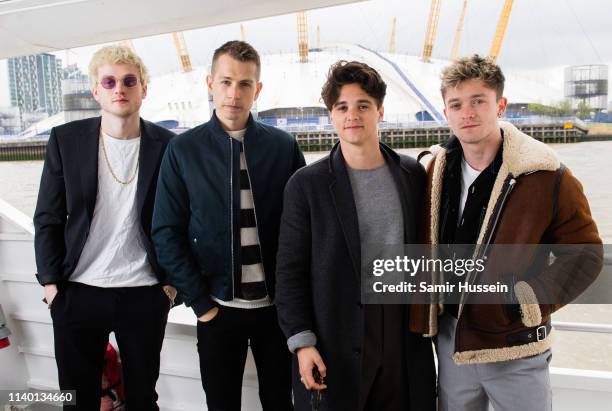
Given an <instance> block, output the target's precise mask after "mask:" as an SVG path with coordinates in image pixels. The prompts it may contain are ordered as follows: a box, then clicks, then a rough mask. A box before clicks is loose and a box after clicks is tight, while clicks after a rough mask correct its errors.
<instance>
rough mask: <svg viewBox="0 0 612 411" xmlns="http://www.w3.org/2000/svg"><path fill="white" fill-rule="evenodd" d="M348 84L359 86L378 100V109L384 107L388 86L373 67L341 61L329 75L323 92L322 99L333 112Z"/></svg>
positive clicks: (334, 65)
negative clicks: (341, 90)
mask: <svg viewBox="0 0 612 411" xmlns="http://www.w3.org/2000/svg"><path fill="white" fill-rule="evenodd" d="M347 84H358V85H359V86H360V87H361V88H362V89H363V91H365V92H366V93H367V94H368V95H369V96H370V97H372V98H373V99H374V100H376V105H377V108H380V107H381V106H382V105H383V101H384V99H385V94H386V93H387V84H385V82H384V81H383V79H382V78H381V77H380V74H378V72H377V71H376V70H374V69H373V68H372V67H370V66H368V65H367V64H365V63H361V62H359V61H346V60H340V61H338V62H336V63H334V64H333V65H332V66H331V67H330V68H329V72H328V73H327V80H326V81H325V84H324V85H323V89H322V90H321V98H322V99H323V102H324V103H325V106H326V107H327V109H328V110H329V111H331V109H332V107H333V105H334V104H335V103H336V101H338V97H340V89H341V88H342V86H345V85H347Z"/></svg>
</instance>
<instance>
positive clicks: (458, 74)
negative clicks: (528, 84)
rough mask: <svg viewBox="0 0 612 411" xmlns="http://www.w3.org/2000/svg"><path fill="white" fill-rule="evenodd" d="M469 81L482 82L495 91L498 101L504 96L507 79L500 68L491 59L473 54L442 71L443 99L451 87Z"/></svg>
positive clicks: (441, 87)
mask: <svg viewBox="0 0 612 411" xmlns="http://www.w3.org/2000/svg"><path fill="white" fill-rule="evenodd" d="M467 80H482V81H483V82H484V83H485V85H486V86H487V87H488V88H490V89H492V90H495V93H496V95H497V99H498V100H499V99H500V98H502V96H503V95H504V82H505V78H504V74H503V73H502V71H501V69H500V68H499V66H498V65H497V64H495V62H494V61H493V60H492V59H491V58H490V57H481V56H479V55H478V54H473V55H472V56H470V57H464V58H460V59H459V60H457V61H455V62H454V63H452V64H451V65H450V66H448V67H446V68H445V69H444V70H442V85H441V86H440V91H441V92H442V99H444V96H445V94H446V90H447V89H448V88H449V87H453V88H454V87H458V86H459V85H460V84H461V83H463V82H464V81H467Z"/></svg>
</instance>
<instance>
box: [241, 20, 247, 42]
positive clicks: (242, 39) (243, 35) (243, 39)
mask: <svg viewBox="0 0 612 411" xmlns="http://www.w3.org/2000/svg"><path fill="white" fill-rule="evenodd" d="M240 40H241V41H246V35H245V34H244V26H243V25H242V24H241V25H240Z"/></svg>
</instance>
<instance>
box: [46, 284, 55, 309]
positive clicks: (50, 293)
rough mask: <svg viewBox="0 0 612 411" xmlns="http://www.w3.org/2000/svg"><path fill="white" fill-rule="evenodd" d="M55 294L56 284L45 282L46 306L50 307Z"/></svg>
mask: <svg viewBox="0 0 612 411" xmlns="http://www.w3.org/2000/svg"><path fill="white" fill-rule="evenodd" d="M56 295H57V285H55V284H46V285H45V300H46V301H47V306H48V307H49V308H51V304H52V303H53V300H54V299H55V296H56Z"/></svg>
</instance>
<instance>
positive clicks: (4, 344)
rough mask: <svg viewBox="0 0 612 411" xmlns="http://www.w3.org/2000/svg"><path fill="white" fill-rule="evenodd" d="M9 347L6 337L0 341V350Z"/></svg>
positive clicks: (9, 343)
mask: <svg viewBox="0 0 612 411" xmlns="http://www.w3.org/2000/svg"><path fill="white" fill-rule="evenodd" d="M9 345H11V342H10V341H9V339H8V337H5V338H3V339H1V340H0V349H2V348H6V347H8V346H9Z"/></svg>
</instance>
